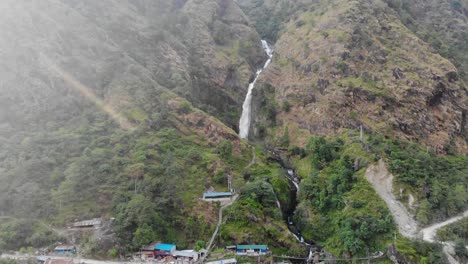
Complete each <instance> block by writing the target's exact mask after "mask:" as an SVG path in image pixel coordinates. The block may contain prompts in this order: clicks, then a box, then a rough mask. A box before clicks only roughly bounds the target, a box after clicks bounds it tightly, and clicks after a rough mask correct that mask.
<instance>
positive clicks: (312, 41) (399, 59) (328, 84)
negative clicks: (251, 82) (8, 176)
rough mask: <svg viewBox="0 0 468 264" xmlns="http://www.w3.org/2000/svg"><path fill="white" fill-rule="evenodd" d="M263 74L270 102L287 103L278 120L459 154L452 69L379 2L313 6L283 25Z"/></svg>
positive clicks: (461, 111) (462, 102)
mask: <svg viewBox="0 0 468 264" xmlns="http://www.w3.org/2000/svg"><path fill="white" fill-rule="evenodd" d="M268 72H269V73H270V74H269V76H268V77H266V78H267V79H268V82H269V83H270V84H271V85H272V86H273V87H274V89H275V97H276V101H277V103H278V104H279V105H284V104H288V105H291V106H293V107H292V108H291V109H290V111H289V112H281V113H280V114H279V115H278V120H280V121H279V123H280V124H281V123H284V125H287V124H289V123H291V124H293V125H294V126H296V124H297V126H298V128H299V129H301V130H303V131H304V132H305V133H306V134H308V133H312V134H320V135H327V134H330V133H336V132H337V131H339V130H340V128H358V127H359V126H360V125H363V126H364V129H365V130H368V131H374V132H378V133H382V134H384V135H386V136H391V137H398V138H403V139H410V140H415V141H418V142H421V143H422V144H425V145H427V146H429V147H430V148H432V149H434V150H436V151H437V152H444V147H447V146H449V145H450V144H452V145H456V146H457V148H458V149H459V151H460V152H463V153H466V151H467V144H466V138H464V137H465V134H466V133H465V131H466V128H467V122H466V118H467V117H466V105H467V91H466V87H465V84H464V82H463V81H462V80H459V78H458V73H457V69H456V67H455V66H454V65H453V64H452V63H450V62H449V61H448V60H446V59H444V58H443V57H441V56H440V55H439V54H437V53H434V51H433V49H432V48H431V47H430V46H429V45H428V44H426V43H425V42H423V41H422V40H420V39H419V38H418V37H417V36H415V35H414V34H413V33H412V32H411V31H410V30H408V29H407V28H406V27H405V26H404V25H403V24H402V23H401V22H400V21H399V19H398V17H397V16H396V15H395V13H394V12H393V11H392V10H391V9H390V8H388V6H387V5H386V4H385V3H383V2H382V1H338V2H334V3H329V4H314V5H313V6H312V7H311V11H307V12H303V13H301V15H300V16H299V17H298V18H297V20H296V21H291V22H290V23H289V24H288V25H287V27H286V30H285V33H284V34H282V35H281V37H280V39H279V40H278V42H277V44H276V46H275V58H274V60H273V64H272V67H270V69H269V71H268ZM268 72H267V73H266V74H267V75H268ZM257 105H258V104H257ZM256 126H257V127H258V126H259V125H258V123H257V125H256Z"/></svg>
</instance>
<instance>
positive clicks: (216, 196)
mask: <svg viewBox="0 0 468 264" xmlns="http://www.w3.org/2000/svg"><path fill="white" fill-rule="evenodd" d="M231 197H232V192H210V193H204V194H203V199H204V200H213V199H223V198H231Z"/></svg>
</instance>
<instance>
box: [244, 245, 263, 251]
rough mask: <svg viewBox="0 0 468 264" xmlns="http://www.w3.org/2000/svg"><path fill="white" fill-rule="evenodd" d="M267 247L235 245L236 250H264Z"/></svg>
mask: <svg viewBox="0 0 468 264" xmlns="http://www.w3.org/2000/svg"><path fill="white" fill-rule="evenodd" d="M267 248H268V247H267V246H266V245H237V249H264V250H266V249H267Z"/></svg>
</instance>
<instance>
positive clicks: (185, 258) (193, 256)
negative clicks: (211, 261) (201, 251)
mask: <svg viewBox="0 0 468 264" xmlns="http://www.w3.org/2000/svg"><path fill="white" fill-rule="evenodd" d="M172 255H173V256H174V258H176V259H177V261H182V263H192V262H195V261H197V260H198V257H199V255H198V252H196V251H195V250H180V251H179V250H175V251H174V253H173V254H172Z"/></svg>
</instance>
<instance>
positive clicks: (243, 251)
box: [236, 245, 268, 256]
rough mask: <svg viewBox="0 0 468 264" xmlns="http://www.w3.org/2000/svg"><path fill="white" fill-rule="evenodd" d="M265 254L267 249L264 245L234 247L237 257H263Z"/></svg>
mask: <svg viewBox="0 0 468 264" xmlns="http://www.w3.org/2000/svg"><path fill="white" fill-rule="evenodd" d="M267 252H268V247H267V246H266V245H237V246H236V254H237V255H248V256H257V255H265V254H266V253H267Z"/></svg>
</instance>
